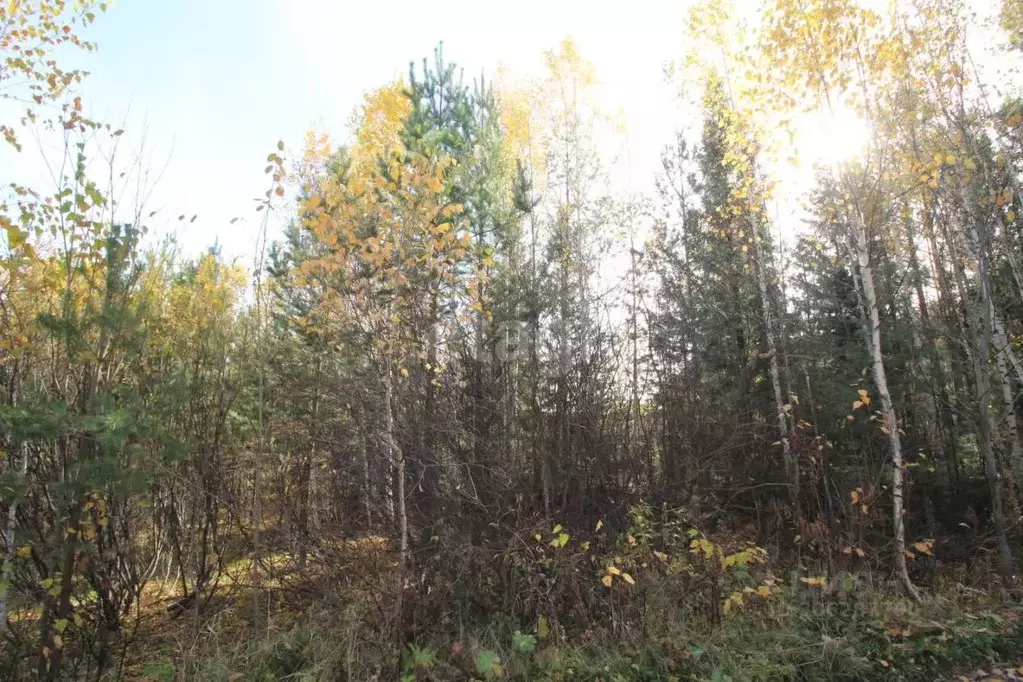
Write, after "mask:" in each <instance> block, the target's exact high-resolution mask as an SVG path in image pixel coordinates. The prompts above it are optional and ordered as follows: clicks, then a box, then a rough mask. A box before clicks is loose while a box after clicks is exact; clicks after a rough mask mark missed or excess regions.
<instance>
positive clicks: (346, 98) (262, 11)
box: [0, 0, 979, 261]
mask: <svg viewBox="0 0 1023 682" xmlns="http://www.w3.org/2000/svg"><path fill="white" fill-rule="evenodd" d="M978 1H979V0H978ZM880 2H882V0H868V4H877V3H880ZM747 3H749V4H747ZM690 4H691V2H690V0H676V1H675V2H668V1H666V2H658V1H655V0H633V1H632V2H630V3H628V4H627V5H624V6H623V4H622V3H621V2H617V1H615V2H612V1H609V0H590V1H580V0H557V1H553V2H552V1H551V0H546V1H541V0H520V2H517V3H513V4H508V3H505V4H503V5H496V4H492V3H481V2H479V1H478V0H475V1H470V0H448V1H446V2H443V3H424V2H412V1H411V0H392V1H391V2H387V3H382V2H371V1H370V0H363V1H361V2H351V1H349V2H344V1H341V0H173V1H170V2H166V1H164V2H161V1H157V0H117V1H116V2H115V3H114V4H113V6H112V8H111V9H110V11H109V12H107V13H106V14H105V15H101V16H99V17H98V18H97V21H96V23H95V24H94V26H93V27H91V28H90V29H89V32H88V34H87V36H86V37H88V38H89V39H92V40H95V41H96V42H97V43H98V44H99V51H98V53H96V54H93V55H88V56H85V57H83V59H84V60H85V63H84V66H85V68H87V69H89V70H90V71H91V73H92V75H91V76H90V77H89V78H88V80H87V81H86V83H85V85H84V86H83V88H82V93H83V96H84V101H85V104H86V109H87V111H86V113H87V114H89V115H92V116H93V117H94V118H98V119H99V120H102V121H109V122H111V123H113V124H114V125H115V126H119V125H122V123H121V122H122V121H123V127H124V128H126V129H127V131H128V134H127V135H126V138H125V143H126V144H127V146H135V147H138V145H139V144H140V143H141V142H142V141H143V140H145V149H144V152H143V154H144V158H145V159H148V165H149V166H150V167H151V169H152V172H153V174H154V175H159V176H160V179H159V181H158V182H157V184H156V186H155V191H154V193H153V196H152V198H151V200H150V203H149V205H148V206H147V209H148V210H156V209H159V211H160V212H159V214H158V215H157V216H156V217H155V218H153V219H150V220H149V221H148V224H149V226H150V228H151V230H152V232H153V233H155V234H156V235H161V234H166V233H168V232H171V233H175V234H176V235H177V236H178V238H179V241H180V243H181V245H182V246H183V248H184V249H185V250H186V252H192V253H194V252H196V251H198V250H200V249H202V248H205V247H206V246H208V245H210V244H212V243H213V242H214V241H215V240H217V241H219V242H220V244H221V246H222V248H223V250H224V252H225V254H227V255H229V256H238V257H241V258H244V259H248V260H250V261H251V258H252V256H253V252H254V248H255V241H256V235H257V232H258V229H259V216H258V215H257V214H256V213H255V212H254V207H255V203H254V201H253V199H254V198H256V197H258V196H260V195H262V193H263V192H264V191H265V190H266V188H267V179H266V176H264V174H263V168H264V166H265V159H266V155H267V153H269V152H270V151H273V150H274V149H275V145H276V143H277V140H279V139H280V140H283V141H284V142H285V144H286V145H287V148H288V150H289V152H292V153H293V154H296V155H297V154H299V153H301V148H302V139H303V135H304V133H305V131H306V130H307V129H308V128H309V127H311V126H315V127H317V128H318V129H325V130H327V131H330V132H331V133H332V134H333V136H334V137H335V138H338V137H340V138H343V137H344V133H345V125H346V123H347V122H348V121H349V118H350V116H351V112H352V111H353V109H354V107H355V106H356V105H357V104H358V103H359V102H360V101H361V98H362V95H363V93H365V92H366V91H368V90H371V89H373V88H376V87H378V86H380V85H383V84H385V83H387V82H389V81H390V80H391V79H393V78H394V77H396V76H398V75H402V74H405V73H407V69H408V62H409V60H416V62H417V65H418V64H419V63H420V61H421V59H422V58H423V57H431V58H432V54H433V50H434V47H435V46H436V45H437V43H438V41H443V42H444V52H445V56H446V57H447V58H448V59H449V60H453V61H455V62H457V63H459V64H460V65H461V66H463V67H464V69H465V74H466V78H467V79H471V78H474V77H476V76H477V75H479V74H480V73H481V72H485V73H486V74H488V77H493V76H494V75H495V74H496V72H497V70H498V66H499V65H504V66H506V67H507V68H508V69H509V70H510V71H511V73H512V74H516V75H518V74H538V73H540V71H541V68H542V54H543V52H544V51H545V50H548V49H551V48H553V47H555V46H557V44H558V43H559V42H560V41H561V40H562V39H564V38H565V37H566V36H572V37H573V38H574V39H575V41H576V43H577V46H578V48H579V50H580V52H581V53H582V54H583V56H584V57H586V58H587V59H589V60H590V61H591V62H593V64H594V65H595V67H596V73H597V77H598V80H599V81H600V84H601V101H602V102H603V104H604V108H605V110H609V111H617V110H619V109H620V110H621V111H622V114H623V116H624V120H625V123H626V128H627V136H626V143H627V150H626V153H625V154H624V155H623V156H622V157H621V159H620V161H619V163H618V165H617V167H616V168H615V169H613V172H612V178H613V180H614V181H615V185H616V188H615V189H616V190H618V191H619V192H622V193H640V192H650V190H651V189H652V180H653V176H654V173H655V172H656V171H657V170H658V168H659V165H660V162H659V157H660V150H661V149H662V147H663V146H664V145H665V144H666V143H668V142H670V141H671V139H672V137H673V133H674V131H675V130H676V129H678V128H680V127H684V128H689V129H691V130H694V131H697V132H698V130H699V125H700V121H699V120H691V119H690V120H684V119H685V117H686V116H689V117H691V116H692V115H693V114H692V113H691V112H692V110H691V109H689V110H688V111H689V112H690V113H686V111H687V110H686V109H685V108H684V107H683V105H682V104H681V103H680V100H679V98H678V97H677V87H676V86H674V85H671V84H669V83H668V82H667V81H666V79H665V77H664V75H663V74H664V65H665V64H666V63H668V62H670V61H676V62H677V61H678V60H680V59H681V58H682V56H683V55H684V51H685V45H684V17H685V13H686V11H687V9H688V7H689V5H690ZM737 4H738V6H739V7H741V8H743V9H744V10H745V9H750V8H751V6H752V0H738V2H737ZM488 5H489V6H490V7H491V8H493V9H491V10H489V11H488V9H487V7H488ZM76 58H78V57H76ZM861 133H862V129H859V130H857V129H856V127H855V121H854V120H844V119H842V118H841V117H839V118H838V120H807V121H806V122H805V124H803V125H801V126H800V131H799V134H800V140H799V141H798V145H799V147H800V148H802V150H803V156H804V158H805V159H806V161H807V162H812V161H813V160H814V159H815V158H816V159H821V158H822V154H825V153H826V154H828V155H829V156H827V157H824V160H826V161H835V160H837V159H835V158H830V157H834V156H835V155H840V156H847V155H851V154H853V153H855V152H856V150H857V147H858V146H859V145H860V144H862V142H863V137H864V135H863V134H861ZM38 158H39V154H38V153H37V152H36V151H34V150H32V149H31V148H26V151H25V152H24V153H23V154H20V155H12V154H10V153H9V152H3V151H2V150H0V168H2V169H3V170H8V171H11V170H13V171H14V177H18V178H19V179H24V178H25V177H26V176H29V177H31V176H32V175H33V174H35V175H37V176H38V174H39V173H41V171H42V167H41V165H40V164H39V160H38ZM809 166H810V164H809V163H806V164H805V165H804V167H803V168H802V169H801V170H793V169H788V170H787V171H786V177H785V178H783V180H784V181H783V183H782V187H783V188H784V189H785V190H786V192H787V194H788V196H783V197H781V198H780V200H779V202H778V203H777V204H776V221H777V229H779V231H781V232H782V233H783V234H791V233H792V231H793V228H795V227H796V226H797V224H798V222H799V217H800V214H799V210H798V207H797V203H796V201H795V199H796V196H797V195H798V194H799V193H800V192H802V191H804V190H805V189H807V188H808V186H809V183H810V182H811V181H812V171H811V170H810V167H809ZM6 175H7V174H5V173H3V172H2V171H0V176H6ZM0 181H6V178H4V177H0ZM181 214H185V215H187V216H189V217H191V216H192V215H197V216H198V217H197V219H196V220H195V222H193V223H188V222H187V221H185V222H179V221H178V220H177V217H178V216H179V215H181ZM236 217H241V218H244V220H238V221H237V222H235V223H234V224H232V223H231V220H232V219H233V218H236ZM284 217H285V216H284V215H283V214H282V215H281V217H280V220H283V219H284ZM279 228H280V223H279V222H277V223H275V224H274V225H273V230H274V231H276V230H279ZM272 236H273V234H272V235H271V237H272Z"/></svg>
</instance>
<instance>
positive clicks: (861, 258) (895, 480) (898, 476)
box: [853, 211, 920, 601]
mask: <svg viewBox="0 0 1023 682" xmlns="http://www.w3.org/2000/svg"><path fill="white" fill-rule="evenodd" d="M853 232H854V234H853V237H854V240H855V241H854V245H855V249H856V254H855V255H856V262H857V265H858V266H859V271H860V278H859V279H860V288H861V289H862V290H863V303H864V306H865V307H866V309H867V316H868V320H869V325H870V327H869V329H868V338H869V346H870V348H869V350H870V357H871V364H872V367H873V373H874V383H875V385H876V386H877V393H878V395H879V396H880V398H881V416H882V417H883V419H884V424H885V430H886V431H887V432H888V442H889V445H890V446H891V450H892V521H893V524H894V526H895V567H896V570H897V571H898V574H899V578H900V579H901V581H902V584H903V586H904V587H905V589H906V592H907V593H908V594H909V596H911V597H912V598H913V599H915V600H916V601H920V593H919V592H918V591H917V589H916V586H915V585H913V581H912V580H910V578H909V570H908V569H907V567H906V526H905V519H904V518H903V517H904V516H905V509H904V500H903V491H904V482H903V462H902V441H901V439H900V438H899V420H898V419H897V417H896V415H895V407H894V405H893V404H892V396H891V393H890V392H889V390H888V373H887V371H886V370H885V364H884V357H883V356H882V355H881V319H880V314H879V313H878V308H877V293H876V291H875V289H874V272H873V269H872V268H871V265H870V250H869V244H868V242H867V226H866V223H865V221H864V219H863V216H862V214H860V213H859V211H857V212H856V215H855V224H854V225H853Z"/></svg>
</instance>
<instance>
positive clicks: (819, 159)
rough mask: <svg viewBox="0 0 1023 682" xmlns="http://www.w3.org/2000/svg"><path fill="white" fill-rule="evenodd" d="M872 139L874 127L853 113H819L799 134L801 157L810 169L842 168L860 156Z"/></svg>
mask: <svg viewBox="0 0 1023 682" xmlns="http://www.w3.org/2000/svg"><path fill="white" fill-rule="evenodd" d="M870 135H871V129H870V124H869V123H867V121H865V120H863V119H862V118H860V117H859V116H857V115H856V114H855V113H853V112H852V111H849V110H841V111H836V112H834V113H832V112H818V113H815V114H813V115H811V116H809V117H808V118H807V121H806V123H805V124H804V125H803V126H801V127H800V128H799V130H798V132H797V139H798V140H799V151H800V157H801V158H802V159H803V161H804V162H806V163H807V164H809V165H810V166H824V167H834V166H838V165H841V164H842V163H845V162H847V161H851V160H853V159H854V158H856V157H858V156H860V155H861V154H862V153H863V152H864V151H865V150H866V148H867V144H868V142H869V141H870Z"/></svg>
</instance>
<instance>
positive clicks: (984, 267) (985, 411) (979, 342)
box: [972, 230, 1012, 587]
mask: <svg viewBox="0 0 1023 682" xmlns="http://www.w3.org/2000/svg"><path fill="white" fill-rule="evenodd" d="M972 236H973V238H974V241H975V242H976V243H977V275H978V278H979V280H980V292H979V293H980V300H979V301H978V304H979V306H980V312H981V318H982V324H981V325H980V329H979V330H977V332H976V333H974V335H973V336H974V339H975V341H976V348H975V349H974V351H973V372H974V376H975V381H976V385H977V412H978V415H977V416H978V420H979V422H980V423H979V427H980V451H981V455H982V456H983V459H984V476H985V478H986V479H987V484H988V491H989V494H990V495H991V517H992V521H993V522H994V526H995V542H996V544H997V545H998V573H999V574H1000V575H1001V577H1002V581H1003V583H1005V586H1006V587H1008V586H1009V585H1010V583H1011V581H1012V550H1011V549H1009V541H1008V538H1007V536H1006V531H1005V511H1004V509H1003V504H1002V477H1001V475H1000V474H999V471H998V460H997V459H996V458H995V452H994V442H993V441H994V436H995V427H994V417H993V415H992V414H991V400H992V390H991V375H990V367H989V362H990V357H991V334H992V330H993V328H994V306H993V305H992V303H991V289H990V282H989V279H988V263H987V249H986V244H985V243H984V242H982V241H981V240H980V239H979V238H978V234H977V231H976V230H974V231H973V235H972Z"/></svg>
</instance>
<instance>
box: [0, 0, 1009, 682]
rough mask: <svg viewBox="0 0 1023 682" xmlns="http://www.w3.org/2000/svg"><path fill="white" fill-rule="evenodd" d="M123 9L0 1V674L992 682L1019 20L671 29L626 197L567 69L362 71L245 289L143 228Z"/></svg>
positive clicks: (883, 11) (854, 17) (853, 2)
mask: <svg viewBox="0 0 1023 682" xmlns="http://www.w3.org/2000/svg"><path fill="white" fill-rule="evenodd" d="M982 4H983V5H985V6H986V7H987V6H988V5H990V7H987V9H988V10H990V11H989V12H988V13H987V14H983V13H980V12H979V10H978V8H979V6H980V5H982ZM747 5H758V7H759V9H758V10H757V11H756V12H755V13H752V14H751V13H749V12H748V11H747V10H748V9H749V8H747V7H746V6H747ZM761 5H762V6H761ZM119 9H120V6H119V5H112V6H110V7H109V8H108V7H107V3H105V2H98V1H97V0H77V2H66V1H65V0H5V1H4V2H3V3H2V4H0V53H2V61H0V131H2V133H3V137H4V140H3V141H2V142H0V144H4V145H5V146H6V147H7V148H8V149H7V150H6V151H5V154H6V156H4V158H6V159H8V160H11V161H13V163H9V162H4V163H3V164H2V169H0V176H2V177H0V180H2V183H3V188H2V189H0V228H2V229H0V233H2V234H3V236H2V237H0V386H2V395H0V537H2V538H3V543H2V547H0V552H2V559H0V564H2V565H0V679H4V680H22V679H24V680H47V681H55V680H97V681H99V680H115V679H116V680H162V681H167V682H170V681H172V680H197V681H198V680H219V681H223V682H241V681H243V680H258V681H270V680H305V681H313V680H360V681H361V680H377V681H383V680H400V681H401V682H427V681H435V682H442V681H451V682H454V681H456V680H466V681H468V680H474V681H479V682H497V681H499V680H509V681H514V680H544V681H549V682H570V681H572V680H591V681H594V682H596V681H601V682H619V681H621V682H625V681H633V680H635V681H640V680H642V681H653V680H659V681H664V682H668V681H680V680H711V681H713V682H726V681H735V682H739V681H740V680H805V681H811V680H938V679H992V680H993V679H1023V666H1021V665H1020V664H1023V630H1021V623H1023V620H1021V619H1023V608H1021V605H1020V598H1021V596H1023V581H1021V577H1020V573H1019V571H1020V567H1021V565H1023V564H1021V563H1020V562H1021V561H1023V508H1021V503H1023V422H1021V420H1023V399H1021V395H1023V393H1021V392H1023V80H1020V79H1019V78H1018V73H1017V71H1015V70H1014V69H1015V67H1014V64H1015V63H1016V61H1017V60H1018V59H1019V58H1020V57H1023V55H1021V50H1023V2H1021V1H1020V0H1000V1H999V2H990V3H985V2H974V1H973V0H890V1H885V2H860V1H858V0H765V1H764V2H763V3H759V2H758V3H746V2H739V3H734V4H730V3H729V2H727V1H725V0H700V1H699V2H695V3H693V6H692V8H691V10H690V11H689V12H688V14H687V20H686V25H684V26H681V25H680V26H679V27H678V31H679V33H680V35H685V36H686V38H685V45H686V53H685V54H680V55H679V56H678V63H677V64H675V65H674V68H673V69H671V73H669V74H668V75H667V76H666V77H668V78H675V79H677V82H679V83H682V82H684V83H685V84H686V85H685V87H682V86H679V88H678V91H679V95H678V97H679V98H682V99H685V100H686V101H687V103H688V106H689V108H688V109H687V111H690V112H691V116H689V118H688V120H687V121H686V122H685V126H684V127H683V128H681V129H680V130H679V131H678V132H677V134H676V135H675V137H674V138H672V139H665V140H664V144H663V149H662V150H661V156H660V159H661V163H660V169H659V171H658V173H657V174H656V177H655V178H652V179H650V180H651V184H650V186H651V187H652V188H653V190H652V191H650V192H643V193H638V192H630V191H627V190H626V189H625V188H624V187H623V186H622V184H621V183H619V182H616V181H615V180H614V178H613V176H612V174H611V172H610V170H609V167H610V164H611V158H610V157H611V156H613V153H614V152H613V150H614V145H615V142H614V140H615V139H618V138H617V136H620V133H621V131H620V130H619V126H618V124H617V123H616V121H615V117H614V116H613V115H612V112H609V111H607V110H606V108H604V107H603V106H602V104H601V102H600V101H599V98H597V97H596V96H595V95H594V92H595V88H596V87H597V85H598V84H599V82H600V74H599V73H597V72H596V70H595V69H594V67H593V65H592V63H591V62H590V61H589V60H588V58H587V55H585V54H583V53H582V51H581V50H580V49H579V47H578V45H577V44H576V43H575V42H573V40H572V39H571V38H566V39H565V40H564V41H563V42H561V43H560V44H557V45H552V46H551V49H550V51H549V52H547V53H545V54H544V55H543V64H544V72H543V73H542V74H541V75H538V76H537V77H535V78H533V77H530V78H520V79H517V80H515V79H507V78H498V77H495V78H490V77H489V76H488V75H487V74H485V73H484V74H483V75H482V76H477V77H475V78H470V77H467V76H465V75H464V72H463V69H462V67H461V66H459V65H458V64H457V63H456V62H455V61H453V60H452V59H451V58H450V57H451V56H450V55H448V54H447V52H446V51H445V49H444V47H443V44H442V43H440V40H441V39H443V38H444V36H437V40H438V47H437V49H436V51H435V52H434V53H433V54H429V55H426V56H425V58H424V56H423V55H415V54H413V55H407V54H404V53H403V52H402V50H401V49H400V46H398V47H397V48H395V46H390V47H388V49H387V50H382V51H381V53H380V54H377V55H375V56H374V59H382V58H386V59H389V60H391V61H393V64H394V67H395V69H398V70H402V69H403V65H405V64H408V67H407V69H403V70H404V73H405V75H404V76H403V77H401V78H400V79H398V80H396V81H393V82H384V83H380V84H379V86H378V87H377V88H376V89H374V90H371V91H369V92H367V93H365V95H364V97H363V98H362V99H361V104H360V105H359V106H358V107H357V109H356V111H355V112H354V113H353V114H352V118H351V121H350V125H349V133H350V134H349V135H348V137H347V138H345V139H334V138H332V137H330V136H328V135H326V134H325V133H323V132H322V131H320V130H318V129H315V128H311V129H310V132H309V133H308V135H307V136H306V140H305V144H304V146H302V147H301V148H294V149H293V148H289V147H288V146H287V145H285V144H284V143H283V142H280V143H278V142H276V138H275V137H274V138H270V139H268V141H267V149H266V151H267V152H268V154H267V156H266V164H265V169H264V170H265V190H266V191H265V194H262V195H261V196H259V197H257V198H256V200H255V201H254V202H253V204H252V205H251V206H242V207H239V209H238V212H239V215H241V214H242V213H245V215H246V216H248V217H247V219H244V220H239V221H238V222H237V223H236V224H233V225H232V226H231V227H230V229H232V230H240V231H245V234H246V235H247V238H248V239H249V240H250V242H251V243H252V244H253V245H254V246H253V251H252V253H253V257H252V258H251V260H247V259H239V258H230V257H227V256H225V255H223V254H222V252H221V250H220V249H219V248H218V247H217V246H216V245H214V244H211V245H210V248H209V249H207V250H205V251H203V252H201V253H189V252H188V251H187V250H185V249H181V248H177V247H175V245H174V244H173V243H172V242H171V241H168V240H164V239H161V238H160V236H159V235H157V234H154V233H153V232H152V231H151V230H149V229H148V224H149V223H150V222H151V220H152V219H153V218H154V212H151V210H150V207H148V206H147V205H146V203H145V194H146V191H147V189H146V182H148V180H147V178H148V177H149V176H148V175H147V172H146V169H145V168H144V161H143V160H140V157H139V156H138V155H133V154H132V153H131V152H129V151H127V150H125V149H123V148H121V149H120V151H118V149H119V147H118V145H119V143H120V140H121V139H122V138H123V136H124V135H125V131H124V130H122V129H120V128H118V127H117V126H116V125H115V124H113V123H111V122H109V121H106V120H102V119H97V118H93V117H92V115H91V114H90V112H91V109H90V108H89V107H88V106H87V101H88V93H89V79H90V76H89V74H87V73H86V72H85V71H84V70H81V69H77V68H73V64H75V63H76V62H75V59H74V58H75V55H77V54H79V53H91V52H93V51H95V50H97V49H102V45H98V44H97V43H95V42H92V41H91V39H90V33H91V31H92V30H93V25H94V24H99V23H100V22H103V21H104V20H106V19H107V17H108V16H111V15H113V14H114V13H116V12H118V11H119ZM455 56H456V57H457V55H455ZM409 59H412V60H413V61H411V62H408V60H409ZM1006 64H1007V65H1009V66H1008V67H1007V68H1005V69H1002V68H1001V67H1000V66H993V65H1006ZM809 112H816V113H817V114H819V115H822V116H824V117H829V116H830V117H835V118H838V117H840V116H842V115H844V114H843V112H846V113H850V114H851V116H852V117H853V118H854V119H855V120H856V121H858V122H859V123H861V124H862V127H863V128H864V130H866V131H868V134H867V135H865V139H864V141H863V144H862V145H861V146H860V147H859V148H858V149H857V150H856V151H855V153H854V154H851V155H849V157H848V158H844V159H840V160H836V162H834V163H828V164H817V165H816V166H815V167H814V168H813V181H812V186H811V187H810V189H809V190H808V191H806V192H802V195H801V196H800V197H799V209H798V212H797V214H796V215H797V219H790V218H788V217H785V216H784V215H783V212H780V211H778V210H777V205H778V201H779V199H778V197H780V196H782V195H783V194H784V193H785V192H787V191H790V190H791V188H790V187H787V186H786V185H787V183H789V181H790V180H791V177H792V174H791V173H789V172H787V171H786V170H785V169H786V168H788V167H790V166H791V165H793V164H797V163H799V160H798V159H795V158H791V157H792V156H793V154H792V140H793V139H794V138H795V137H796V136H798V134H799V133H800V128H801V125H802V124H801V121H802V120H804V119H803V118H802V117H803V116H805V115H807V114H808V113H809ZM842 120H844V119H842ZM846 132H848V134H849V135H852V131H846ZM844 134H845V132H841V131H840V133H839V135H844ZM44 137H45V139H47V140H55V141H56V142H57V144H56V146H54V145H48V146H47V147H46V149H47V154H49V157H48V161H47V164H48V166H47V167H48V168H50V170H51V172H50V174H49V176H48V179H49V184H45V183H39V182H38V181H37V179H35V177H34V176H33V175H31V174H29V173H27V172H24V173H23V172H22V170H23V166H22V164H21V162H20V161H21V160H23V159H26V158H27V157H29V156H32V155H38V154H40V153H42V151H41V149H42V145H41V144H39V140H41V139H43V138H44ZM825 142H826V141H825ZM835 143H836V144H837V143H838V140H835ZM54 149H56V151H53V150H54ZM609 150H610V151H609ZM25 167H27V166H25ZM178 220H180V221H182V222H183V223H187V222H188V221H189V220H194V217H192V216H190V215H189V214H184V215H182V216H181V217H180V218H179V219H178ZM231 222H232V223H235V221H231ZM278 226H279V227H278ZM225 229H227V226H225ZM959 675H963V676H964V677H957V676H959ZM967 676H968V677H967Z"/></svg>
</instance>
